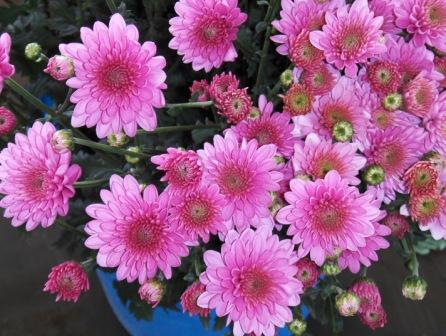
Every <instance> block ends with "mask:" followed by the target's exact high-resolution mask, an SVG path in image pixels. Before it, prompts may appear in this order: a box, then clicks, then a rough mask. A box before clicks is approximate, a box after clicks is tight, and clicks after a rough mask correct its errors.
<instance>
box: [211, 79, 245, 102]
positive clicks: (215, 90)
mask: <svg viewBox="0 0 446 336" xmlns="http://www.w3.org/2000/svg"><path fill="white" fill-rule="evenodd" d="M239 85H240V82H239V80H238V79H237V77H235V76H234V75H233V74H232V73H231V72H228V73H224V72H223V73H221V74H219V75H215V76H214V77H212V81H211V84H210V85H209V94H210V95H211V98H212V100H213V101H214V102H216V103H217V104H218V103H220V102H221V100H222V96H223V94H224V93H226V92H231V91H234V90H237V89H238V87H239Z"/></svg>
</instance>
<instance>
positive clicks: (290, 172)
mask: <svg viewBox="0 0 446 336" xmlns="http://www.w3.org/2000/svg"><path fill="white" fill-rule="evenodd" d="M277 170H278V171H279V172H280V173H282V175H283V177H282V179H281V180H280V182H279V185H280V189H279V191H278V192H277V194H278V196H279V197H280V198H283V195H284V194H285V193H286V192H287V191H290V181H291V179H292V178H294V169H293V163H292V162H291V160H289V161H288V162H287V163H285V164H283V165H281V166H279V168H278V169H277ZM281 208H282V207H281Z"/></svg>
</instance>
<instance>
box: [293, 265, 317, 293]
mask: <svg viewBox="0 0 446 336" xmlns="http://www.w3.org/2000/svg"><path fill="white" fill-rule="evenodd" d="M296 267H297V274H296V278H297V279H298V280H299V281H300V282H302V285H303V289H304V290H306V289H308V288H311V287H313V286H314V285H316V282H317V279H318V278H319V270H318V268H317V265H316V264H315V263H314V262H313V261H311V260H310V259H308V258H302V259H300V260H299V261H298V262H297V263H296Z"/></svg>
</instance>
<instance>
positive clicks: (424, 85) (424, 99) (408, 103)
mask: <svg viewBox="0 0 446 336" xmlns="http://www.w3.org/2000/svg"><path fill="white" fill-rule="evenodd" d="M437 86H438V83H437V82H436V81H434V80H431V79H428V78H426V77H425V73H424V72H420V73H419V74H418V75H417V76H416V77H415V78H414V79H412V80H411V81H410V82H409V83H408V84H407V85H406V86H405V88H404V105H405V107H406V109H407V111H408V112H410V113H412V114H413V115H416V116H417V117H420V118H423V117H424V116H426V115H427V113H428V112H429V111H430V109H431V108H432V106H433V105H434V103H435V100H436V99H437V96H438V91H437Z"/></svg>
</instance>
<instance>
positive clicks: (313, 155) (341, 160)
mask: <svg viewBox="0 0 446 336" xmlns="http://www.w3.org/2000/svg"><path fill="white" fill-rule="evenodd" d="M357 150H358V147H357V146H356V145H355V144H352V143H342V142H338V143H333V142H332V141H331V140H328V141H327V140H324V139H321V138H320V137H319V136H318V135H316V134H314V133H310V134H309V135H308V136H307V137H306V139H305V143H297V144H296V145H295V146H294V155H293V167H294V171H295V173H296V174H306V175H309V176H311V177H312V178H313V179H322V178H324V177H325V175H326V174H327V173H328V172H329V171H331V170H336V171H337V172H338V173H339V175H340V176H341V177H342V178H343V179H345V180H346V181H347V182H348V183H349V184H352V185H357V184H359V183H360V182H361V181H360V180H359V179H358V178H357V175H358V173H359V171H360V170H361V169H362V168H363V167H364V166H365V164H366V161H367V160H366V159H365V157H363V156H362V155H359V154H357V153H356V152H357Z"/></svg>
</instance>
